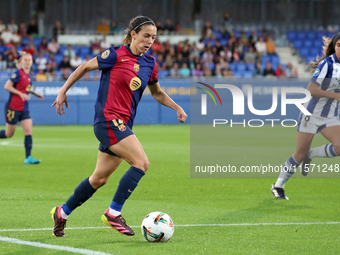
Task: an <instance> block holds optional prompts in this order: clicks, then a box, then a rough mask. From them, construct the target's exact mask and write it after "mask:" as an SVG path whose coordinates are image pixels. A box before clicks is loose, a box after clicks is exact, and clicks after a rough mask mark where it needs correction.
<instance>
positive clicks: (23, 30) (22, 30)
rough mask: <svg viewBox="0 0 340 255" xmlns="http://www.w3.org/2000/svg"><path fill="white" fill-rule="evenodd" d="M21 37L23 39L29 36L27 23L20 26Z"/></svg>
mask: <svg viewBox="0 0 340 255" xmlns="http://www.w3.org/2000/svg"><path fill="white" fill-rule="evenodd" d="M19 35H20V36H21V37H22V38H23V37H28V35H27V28H26V24H25V22H21V23H20V25H19Z"/></svg>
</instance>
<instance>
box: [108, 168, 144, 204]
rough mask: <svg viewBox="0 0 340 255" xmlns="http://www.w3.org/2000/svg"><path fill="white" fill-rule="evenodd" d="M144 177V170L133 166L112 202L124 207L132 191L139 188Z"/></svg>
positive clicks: (121, 180)
mask: <svg viewBox="0 0 340 255" xmlns="http://www.w3.org/2000/svg"><path fill="white" fill-rule="evenodd" d="M144 175H145V173H144V171H143V170H141V169H139V168H137V167H134V166H131V167H130V168H129V170H127V171H126V173H125V174H124V175H123V176H122V178H121V179H120V181H119V184H118V188H117V190H116V193H115V195H114V197H113V200H112V201H113V202H115V203H117V204H119V205H122V206H123V205H124V203H125V201H126V199H128V198H129V196H130V195H131V193H132V191H133V190H134V189H135V188H136V187H137V184H138V182H139V181H140V179H141V178H142V177H143V176H144ZM112 209H114V208H112Z"/></svg>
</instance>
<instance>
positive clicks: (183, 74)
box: [179, 62, 190, 78]
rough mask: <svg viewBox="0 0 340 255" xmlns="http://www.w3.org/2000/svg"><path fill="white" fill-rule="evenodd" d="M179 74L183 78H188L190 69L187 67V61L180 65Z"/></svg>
mask: <svg viewBox="0 0 340 255" xmlns="http://www.w3.org/2000/svg"><path fill="white" fill-rule="evenodd" d="M179 74H180V76H181V77H183V78H188V77H189V76H190V69H189V68H188V64H187V63H185V62H184V63H183V64H182V67H181V68H180V69H179Z"/></svg>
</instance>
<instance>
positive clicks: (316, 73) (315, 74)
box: [313, 68, 320, 77]
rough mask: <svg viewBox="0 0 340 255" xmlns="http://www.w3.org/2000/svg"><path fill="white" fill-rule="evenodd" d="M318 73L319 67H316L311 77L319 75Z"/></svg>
mask: <svg viewBox="0 0 340 255" xmlns="http://www.w3.org/2000/svg"><path fill="white" fill-rule="evenodd" d="M319 73H320V69H319V68H317V69H316V70H315V72H314V74H313V77H317V76H318V75H319Z"/></svg>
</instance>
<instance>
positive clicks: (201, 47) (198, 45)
mask: <svg viewBox="0 0 340 255" xmlns="http://www.w3.org/2000/svg"><path fill="white" fill-rule="evenodd" d="M196 47H197V49H198V50H199V51H202V50H203V49H204V47H205V45H204V43H203V39H200V40H199V41H198V43H196Z"/></svg>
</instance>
